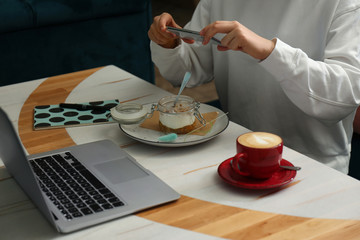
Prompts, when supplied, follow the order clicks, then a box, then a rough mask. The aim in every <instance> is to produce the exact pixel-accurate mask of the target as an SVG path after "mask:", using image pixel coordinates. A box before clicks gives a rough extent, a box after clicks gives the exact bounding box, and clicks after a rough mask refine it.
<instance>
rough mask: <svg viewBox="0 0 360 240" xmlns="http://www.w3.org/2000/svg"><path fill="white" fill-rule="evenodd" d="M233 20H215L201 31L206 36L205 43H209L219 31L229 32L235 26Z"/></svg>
mask: <svg viewBox="0 0 360 240" xmlns="http://www.w3.org/2000/svg"><path fill="white" fill-rule="evenodd" d="M234 25H235V24H234V22H233V21H215V22H213V23H211V24H209V25H208V26H206V27H205V28H203V29H202V30H201V31H200V35H202V36H204V41H203V44H207V43H209V41H210V39H211V38H212V37H214V36H215V34H217V33H229V32H231V31H232V29H233V28H234V27H235V26H234Z"/></svg>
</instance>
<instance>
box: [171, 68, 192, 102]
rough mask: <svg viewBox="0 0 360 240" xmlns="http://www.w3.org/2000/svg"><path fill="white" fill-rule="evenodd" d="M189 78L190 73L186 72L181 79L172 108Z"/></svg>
mask: <svg viewBox="0 0 360 240" xmlns="http://www.w3.org/2000/svg"><path fill="white" fill-rule="evenodd" d="M190 77H191V73H190V72H186V73H185V75H184V79H183V81H182V83H181V86H180V90H179V93H178V95H177V96H176V98H175V102H174V106H175V105H176V103H177V101H178V100H179V96H180V94H181V93H182V91H183V90H184V88H185V86H186V84H187V83H188V81H189V80H190Z"/></svg>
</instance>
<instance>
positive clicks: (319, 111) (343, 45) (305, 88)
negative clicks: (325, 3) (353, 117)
mask: <svg viewBox="0 0 360 240" xmlns="http://www.w3.org/2000/svg"><path fill="white" fill-rule="evenodd" d="M359 16H360V9H359V8H358V9H352V11H346V12H343V13H341V14H340V13H339V14H338V15H337V17H336V19H334V20H333V23H332V25H331V28H330V30H329V32H328V36H329V37H328V42H327V44H326V48H325V52H324V61H314V60H313V59H310V58H309V57H308V56H307V55H306V54H305V52H303V51H302V50H300V49H295V48H292V47H291V46H289V45H287V44H285V43H284V42H282V41H281V40H279V39H278V40H277V44H276V47H275V49H274V51H273V52H272V53H271V54H270V56H269V57H268V58H267V59H266V60H264V61H262V62H261V63H260V64H261V65H262V66H263V67H264V68H266V69H267V71H269V72H270V73H271V74H272V75H273V76H275V78H276V79H277V80H278V81H279V82H280V84H281V86H282V88H283V90H284V92H285V93H286V95H287V96H288V97H289V98H290V99H291V101H292V102H293V103H294V104H295V105H296V106H298V107H299V108H300V109H302V111H304V112H305V113H306V114H308V115H310V116H313V117H316V118H318V119H319V120H325V121H332V122H337V121H340V120H342V119H343V118H345V117H346V116H348V115H349V114H352V113H353V112H354V110H355V109H356V108H357V106H358V105H359V104H360V34H359V33H360V24H359ZM309 44H311V43H309Z"/></svg>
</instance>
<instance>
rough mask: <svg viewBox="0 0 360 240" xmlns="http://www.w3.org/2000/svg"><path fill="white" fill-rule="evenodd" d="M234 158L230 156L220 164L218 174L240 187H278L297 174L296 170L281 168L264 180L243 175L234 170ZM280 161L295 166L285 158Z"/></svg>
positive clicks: (282, 163)
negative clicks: (232, 165) (232, 163)
mask: <svg viewBox="0 0 360 240" xmlns="http://www.w3.org/2000/svg"><path fill="white" fill-rule="evenodd" d="M232 159H233V158H229V159H227V160H225V161H224V162H222V163H221V164H220V165H219V167H218V174H219V176H220V177H221V178H222V179H223V180H224V181H225V182H227V183H229V184H231V185H233V186H236V187H239V188H246V189H269V188H276V187H280V186H283V185H285V184H288V183H289V182H291V181H292V180H293V179H294V178H295V176H296V171H294V170H287V169H283V168H280V169H279V171H277V172H276V173H274V174H273V175H272V176H271V177H270V178H268V179H264V180H262V179H254V178H249V177H243V176H240V175H238V174H236V173H235V172H234V171H233V170H232V168H231V165H230V162H231V160H232ZM280 163H281V165H284V166H294V165H292V164H291V163H290V162H288V161H286V160H284V159H282V160H281V162H280Z"/></svg>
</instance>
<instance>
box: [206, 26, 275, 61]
mask: <svg viewBox="0 0 360 240" xmlns="http://www.w3.org/2000/svg"><path fill="white" fill-rule="evenodd" d="M217 33H226V35H225V37H223V39H221V46H220V45H219V46H218V47H217V48H218V50H220V51H227V50H230V49H231V50H235V51H242V52H245V53H247V54H249V55H250V56H252V57H254V58H256V59H259V60H263V59H265V58H267V57H268V56H269V55H270V53H271V52H272V51H273V50H274V48H275V43H276V39H273V40H268V39H265V38H263V37H261V36H259V35H257V34H256V33H254V32H252V31H251V30H249V29H248V28H246V27H245V26H243V25H242V24H240V23H239V22H237V21H216V22H213V23H211V24H209V25H208V26H206V27H205V28H203V29H202V30H201V31H200V35H202V36H204V41H203V44H205V45H206V44H208V43H209V41H210V39H211V38H212V37H213V36H214V35H215V34H217Z"/></svg>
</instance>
